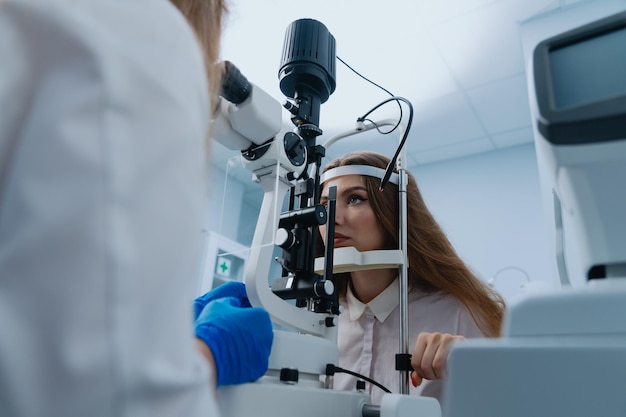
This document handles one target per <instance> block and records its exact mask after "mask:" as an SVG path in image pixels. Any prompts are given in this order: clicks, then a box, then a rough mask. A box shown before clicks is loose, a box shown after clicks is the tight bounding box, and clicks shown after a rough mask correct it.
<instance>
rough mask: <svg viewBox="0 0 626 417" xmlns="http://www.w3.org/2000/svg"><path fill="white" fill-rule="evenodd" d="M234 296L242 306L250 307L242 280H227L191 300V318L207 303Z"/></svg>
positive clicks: (195, 316) (197, 314) (196, 316)
mask: <svg viewBox="0 0 626 417" xmlns="http://www.w3.org/2000/svg"><path fill="white" fill-rule="evenodd" d="M226 297H234V298H236V299H238V300H241V301H242V307H251V306H250V302H249V301H248V294H247V293H246V286H245V285H244V283H243V282H238V281H228V282H227V283H225V284H222V285H220V286H219V287H216V288H213V289H212V290H211V291H209V292H208V293H206V294H204V295H203V296H200V297H198V298H196V299H195V300H194V302H193V319H194V320H197V319H198V316H199V315H200V313H201V312H202V309H204V306H206V305H207V304H208V303H210V302H211V301H213V300H219V299H220V298H226Z"/></svg>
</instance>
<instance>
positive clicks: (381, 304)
mask: <svg viewBox="0 0 626 417" xmlns="http://www.w3.org/2000/svg"><path fill="white" fill-rule="evenodd" d="M350 287H351V286H350V285H348V291H347V293H346V301H347V303H348V311H349V313H350V321H355V320H358V319H359V318H360V317H361V316H362V315H363V313H365V311H366V310H367V309H369V310H370V311H371V312H372V314H374V316H375V317H376V319H378V321H379V322H381V323H382V322H384V321H385V319H386V318H387V317H388V316H389V315H390V314H391V312H392V311H393V310H394V309H395V308H396V306H397V305H398V304H399V303H400V300H399V299H398V291H399V288H400V284H399V283H398V280H397V279H394V280H393V282H392V283H391V284H389V286H388V287H387V288H385V289H384V290H383V292H381V293H380V294H378V295H377V296H376V298H374V299H373V300H372V301H370V302H369V303H367V304H365V303H362V302H361V301H359V300H358V299H357V298H356V296H355V295H354V294H353V293H352V289H351V288H350Z"/></svg>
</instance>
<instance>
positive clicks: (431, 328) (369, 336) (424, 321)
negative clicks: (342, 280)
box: [335, 279, 483, 405]
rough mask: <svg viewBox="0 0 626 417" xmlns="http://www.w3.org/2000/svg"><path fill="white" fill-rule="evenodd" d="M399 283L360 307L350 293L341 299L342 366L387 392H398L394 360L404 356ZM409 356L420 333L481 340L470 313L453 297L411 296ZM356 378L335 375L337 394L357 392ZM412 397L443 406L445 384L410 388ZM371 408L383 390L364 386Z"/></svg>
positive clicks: (428, 383)
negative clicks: (344, 391)
mask: <svg viewBox="0 0 626 417" xmlns="http://www.w3.org/2000/svg"><path fill="white" fill-rule="evenodd" d="M398 291H399V283H398V280H397V279H396V280H394V281H393V282H392V283H391V284H390V285H389V287H387V288H386V289H385V290H384V291H383V292H382V293H380V294H379V295H378V296H377V297H376V298H374V299H373V300H372V301H370V302H369V303H367V304H364V303H362V302H360V301H359V300H358V299H357V298H356V296H355V295H354V294H353V293H352V291H351V290H350V286H348V291H347V294H346V297H345V298H342V299H341V304H342V305H343V307H344V312H343V313H342V314H340V315H339V329H338V330H339V334H338V344H339V366H340V367H342V368H345V369H348V370H351V371H354V372H358V373H360V374H362V375H365V376H367V377H369V378H372V379H374V380H375V381H377V382H379V383H381V384H382V385H384V386H385V387H387V388H388V389H389V390H390V391H391V392H395V393H397V392H399V391H400V377H399V372H398V371H396V370H395V355H396V353H399V352H400V342H399V337H400V336H399V335H400V323H399V297H398ZM408 304H409V353H411V351H412V350H413V346H414V345H415V341H416V340H417V336H418V335H419V334H420V333H422V332H441V333H450V334H458V335H463V336H465V337H467V338H471V337H482V336H483V335H482V333H481V332H480V330H479V329H478V327H477V326H476V324H475V323H474V321H473V320H472V318H471V316H470V314H469V312H468V311H467V310H466V309H465V307H463V305H461V303H459V302H458V301H457V300H456V299H455V298H454V297H452V296H450V295H445V294H442V293H435V294H425V293H423V292H421V291H419V290H417V289H412V290H411V291H410V292H409V298H408ZM356 381H357V378H355V377H353V376H351V375H348V374H336V375H335V389H341V390H354V389H355V388H356ZM409 388H410V393H411V394H416V395H424V396H429V397H435V398H437V399H438V400H440V401H441V395H442V388H443V383H442V381H424V382H422V384H421V386H419V387H417V388H415V387H413V386H410V387H409ZM366 392H367V393H368V394H369V395H370V396H371V399H372V404H375V405H377V404H380V401H381V399H382V396H383V394H384V391H382V390H381V389H380V388H378V387H376V386H374V385H372V384H370V383H366Z"/></svg>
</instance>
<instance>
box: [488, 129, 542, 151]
mask: <svg viewBox="0 0 626 417" xmlns="http://www.w3.org/2000/svg"><path fill="white" fill-rule="evenodd" d="M491 141H492V142H493V144H494V145H495V146H496V148H508V147H511V146H517V145H522V144H525V143H531V142H533V141H534V136H533V130H532V126H531V125H530V124H529V125H528V126H527V127H523V128H521V129H516V130H511V131H510V132H503V133H498V134H495V135H491Z"/></svg>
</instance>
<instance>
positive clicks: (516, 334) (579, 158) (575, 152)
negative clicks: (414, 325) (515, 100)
mask: <svg viewBox="0 0 626 417" xmlns="http://www.w3.org/2000/svg"><path fill="white" fill-rule="evenodd" d="M607 3H608V2H607ZM622 4H623V3H622ZM584 6H586V5H583V6H582V7H584ZM591 6H594V5H590V6H588V7H591ZM605 6H606V4H605ZM599 9H600V5H599V4H598V8H597V9H595V10H599ZM577 10H579V11H580V12H579V13H577V14H576V15H574V12H577ZM622 10H623V6H622ZM569 12H570V14H569V15H568V17H569V18H570V19H566V18H565V17H564V16H560V17H559V16H557V15H553V16H547V17H545V20H544V21H542V22H539V23H537V22H534V23H535V25H534V26H532V27H529V30H530V29H534V30H537V31H539V29H538V28H542V31H543V32H547V31H552V34H551V35H549V37H547V39H546V37H543V38H540V39H538V41H540V42H539V43H538V44H536V47H535V48H534V53H533V55H532V59H531V60H530V61H531V64H532V65H531V66H530V67H529V68H530V70H531V71H532V73H531V74H528V79H529V81H530V82H529V87H530V88H529V93H530V94H529V95H530V97H531V100H530V104H531V113H532V115H533V120H535V121H536V123H537V126H536V127H537V131H536V133H535V144H536V148H537V154H538V158H539V163H540V168H545V173H547V176H548V178H546V179H547V180H548V181H549V182H550V183H552V184H553V190H554V191H553V192H554V210H555V212H554V215H555V225H556V254H557V265H558V270H559V275H560V279H561V282H562V284H563V288H561V289H559V290H555V291H554V292H546V293H541V294H535V295H533V296H529V297H528V298H526V299H525V300H523V301H521V302H519V303H517V304H513V305H511V306H509V309H508V311H507V314H506V317H505V323H504V330H503V333H504V334H503V337H502V338H501V339H500V340H485V341H481V342H478V341H468V343H464V344H459V345H457V346H455V347H454V348H453V349H452V351H451V353H450V358H449V362H448V371H449V373H448V377H449V378H448V381H447V386H446V388H447V391H446V400H445V401H444V404H442V408H443V415H444V416H447V417H461V416H462V417H479V416H480V417H485V416H507V417H528V416H533V417H548V416H550V417H554V416H567V417H583V416H584V417H587V416H603V417H618V416H623V415H624V414H625V413H626V395H624V394H625V393H626V382H624V376H625V375H626V320H625V319H624V318H625V317H626V279H625V278H626V12H623V11H622V12H618V13H616V14H613V15H610V16H606V15H604V16H603V17H602V18H600V19H598V20H596V21H593V22H591V23H588V24H583V25H581V26H578V27H575V28H573V29H572V28H571V26H570V27H569V28H567V29H565V31H564V32H563V33H560V34H559V33H558V32H553V31H554V30H555V25H557V27H558V25H559V24H560V23H561V24H562V23H563V22H572V21H574V20H576V21H580V20H582V19H590V17H589V13H586V12H584V11H583V9H582V8H581V9H570V11H569ZM564 13H565V12H564ZM587 22H589V20H587ZM540 23H544V25H543V26H540ZM571 24H572V23H569V25H571ZM576 24H577V23H576ZM543 28H545V29H543ZM560 30H563V29H560ZM539 32H541V31H539ZM535 33H536V32H533V35H535ZM541 164H544V165H541ZM578 282H580V283H581V284H580V285H577V284H576V283H578ZM479 398H484V400H481V401H479V400H478V399H479Z"/></svg>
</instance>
